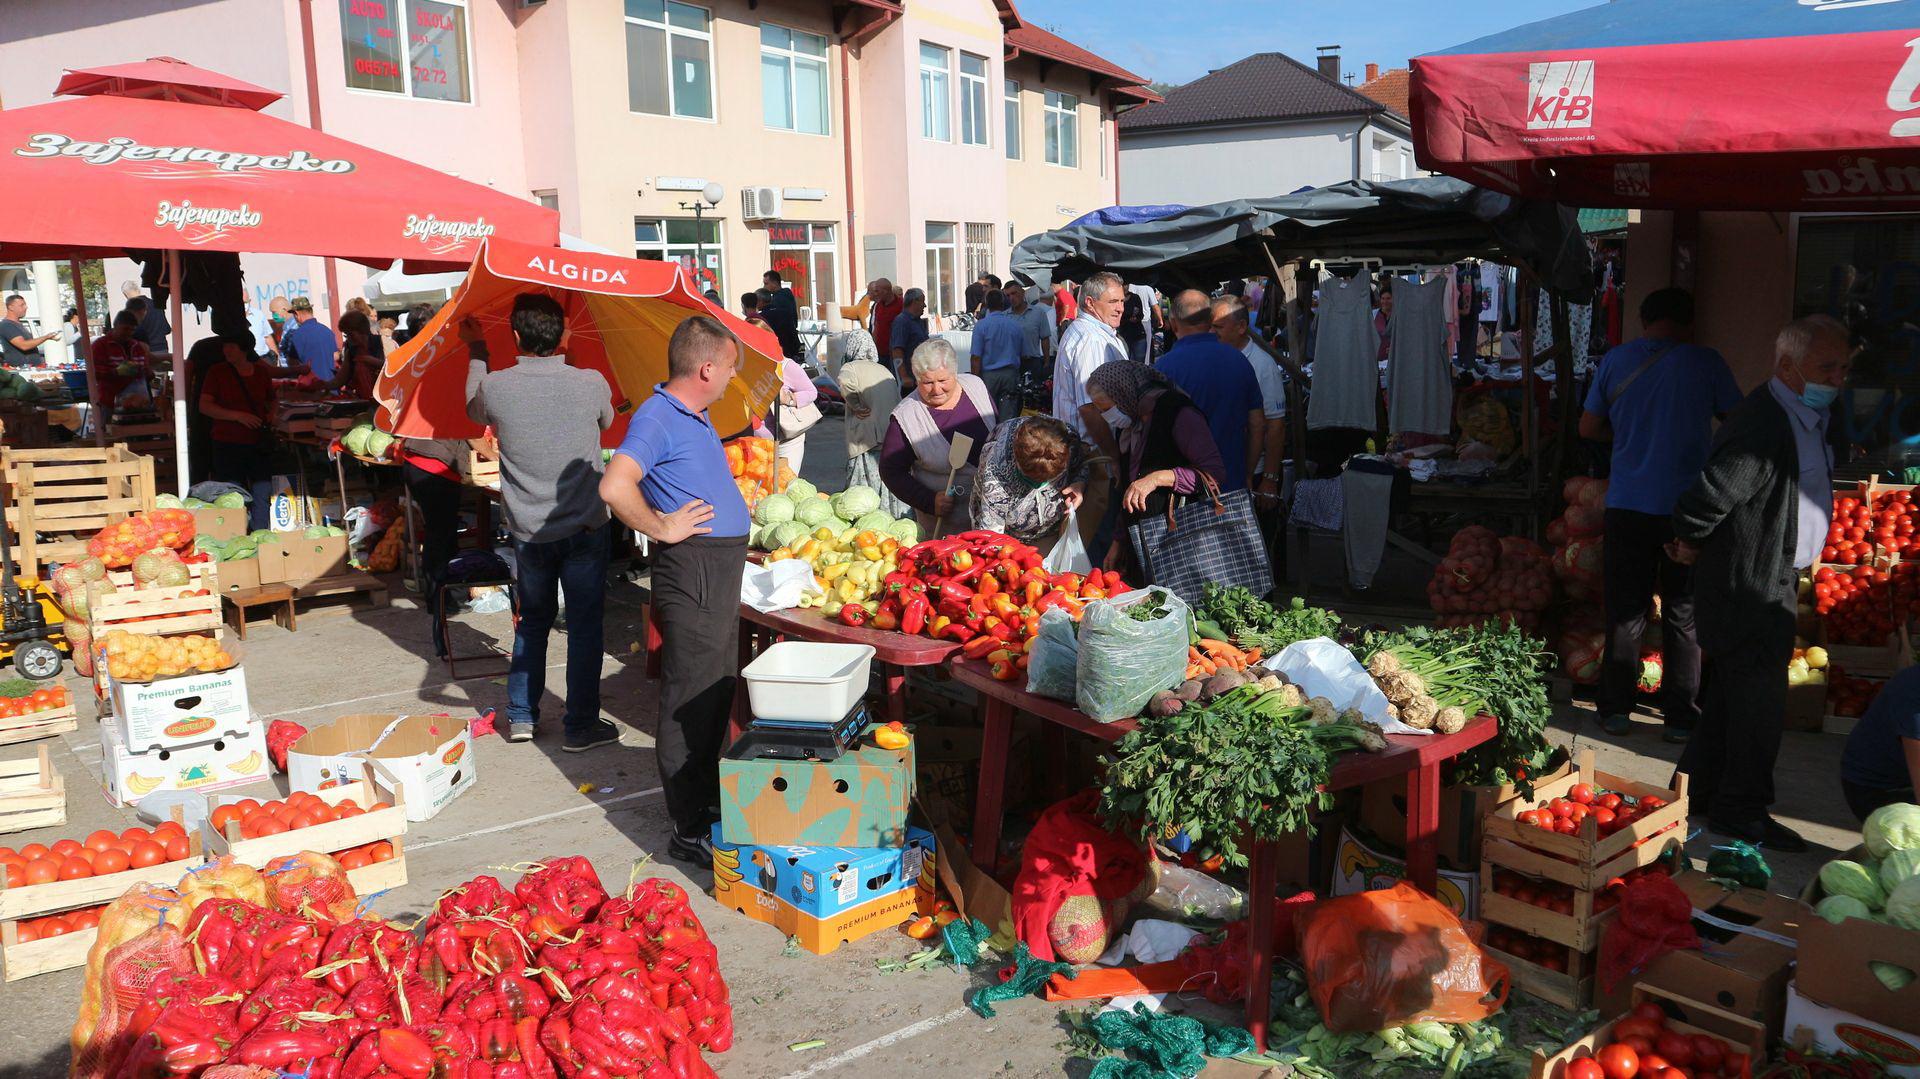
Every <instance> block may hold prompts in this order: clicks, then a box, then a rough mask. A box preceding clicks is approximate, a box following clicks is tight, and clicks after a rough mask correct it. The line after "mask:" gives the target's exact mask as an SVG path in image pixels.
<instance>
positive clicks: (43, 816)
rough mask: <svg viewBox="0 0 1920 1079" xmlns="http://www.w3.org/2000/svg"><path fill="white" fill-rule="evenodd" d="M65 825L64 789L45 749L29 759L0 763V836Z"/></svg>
mask: <svg viewBox="0 0 1920 1079" xmlns="http://www.w3.org/2000/svg"><path fill="white" fill-rule="evenodd" d="M65 823H67V787H66V781H65V780H63V779H61V778H60V773H58V772H56V771H54V770H53V759H52V757H50V756H49V755H48V753H47V747H46V746H41V747H40V752H39V753H38V754H36V755H34V756H32V757H23V758H21V759H19V760H11V761H0V835H4V834H6V833H8V832H24V831H26V830H28V829H30V828H51V827H54V826H56V825H61V824H65Z"/></svg>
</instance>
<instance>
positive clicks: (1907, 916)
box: [1886, 877, 1920, 933]
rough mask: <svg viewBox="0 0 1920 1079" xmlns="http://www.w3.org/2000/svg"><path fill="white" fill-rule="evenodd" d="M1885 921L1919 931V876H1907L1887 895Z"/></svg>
mask: <svg viewBox="0 0 1920 1079" xmlns="http://www.w3.org/2000/svg"><path fill="white" fill-rule="evenodd" d="M1886 911H1887V921H1889V922H1892V923H1893V924H1894V925H1897V926H1899V927H1900V928H1902V929H1911V930H1913V931H1914V932H1916V933H1920V877H1908V878H1907V879H1906V880H1903V881H1901V882H1900V886H1899V887H1898V888H1895V889H1894V890H1893V894H1892V895H1889V896H1887V902H1886Z"/></svg>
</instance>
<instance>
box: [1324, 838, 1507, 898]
mask: <svg viewBox="0 0 1920 1079" xmlns="http://www.w3.org/2000/svg"><path fill="white" fill-rule="evenodd" d="M1406 876H1407V863H1406V860H1405V859H1404V858H1399V857H1396V856H1394V855H1392V854H1388V853H1386V852H1385V851H1384V850H1382V849H1380V848H1378V847H1374V846H1370V845H1369V844H1368V843H1367V842H1366V841H1363V840H1362V839H1361V838H1360V836H1359V835H1358V834H1357V833H1355V832H1354V831H1353V830H1351V829H1349V828H1342V829H1341V830H1340V846H1339V848H1338V849H1337V850H1336V851H1335V852H1334V859H1333V894H1334V895H1354V894H1356V893H1359V892H1372V891H1378V890H1379V889H1382V888H1391V887H1393V886H1394V885H1395V884H1398V883H1400V882H1401V881H1402V880H1405V879H1406ZM1434 898H1436V899H1438V900H1440V902H1442V903H1445V904H1446V905H1447V906H1448V908H1449V909H1451V910H1452V911H1453V912H1454V913H1455V914H1458V915H1459V916H1460V917H1462V918H1469V919H1471V918H1477V917H1479V916H1480V877H1479V875H1478V874H1474V873H1454V872H1450V871H1448V870H1445V869H1442V870H1440V875H1439V878H1438V880H1437V882H1436V885H1435V894H1434Z"/></svg>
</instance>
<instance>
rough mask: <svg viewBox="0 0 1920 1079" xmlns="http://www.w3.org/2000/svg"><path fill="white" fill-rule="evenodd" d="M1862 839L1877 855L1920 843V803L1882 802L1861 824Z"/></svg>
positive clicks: (1882, 856)
mask: <svg viewBox="0 0 1920 1079" xmlns="http://www.w3.org/2000/svg"><path fill="white" fill-rule="evenodd" d="M1860 840H1861V842H1863V843H1865V844H1866V845H1867V853H1868V854H1871V855H1873V856H1874V857H1875V858H1885V857H1886V856H1887V855H1888V854H1889V853H1891V852H1893V851H1896V850H1912V849H1914V848H1915V847H1920V806H1917V805H1912V804H1909V803H1906V802H1896V803H1895V804H1893V805H1890V806H1881V807H1880V808H1879V809H1876V810H1874V811H1873V813H1872V814H1871V815H1869V816H1868V817H1867V822H1866V823H1865V824H1863V825H1861V826H1860Z"/></svg>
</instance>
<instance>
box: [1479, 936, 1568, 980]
mask: <svg viewBox="0 0 1920 1079" xmlns="http://www.w3.org/2000/svg"><path fill="white" fill-rule="evenodd" d="M1487 946H1488V947H1489V948H1493V949H1496V950H1498V951H1502V952H1505V953H1507V954H1508V955H1510V956H1513V957H1514V958H1515V959H1524V960H1526V961H1527V962H1529V963H1532V964H1533V965H1534V966H1537V967H1544V968H1546V969H1547V970H1551V971H1553V972H1554V973H1556V974H1565V973H1566V972H1567V967H1568V965H1569V964H1571V963H1572V961H1573V956H1574V951H1573V949H1572V948H1569V947H1567V946H1566V945H1564V944H1561V943H1559V942H1557V941H1551V940H1548V939H1546V938H1545V937H1536V936H1534V935H1532V934H1531V933H1523V932H1521V931H1520V930H1518V929H1510V928H1508V927H1507V926H1504V925H1489V926H1487Z"/></svg>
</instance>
